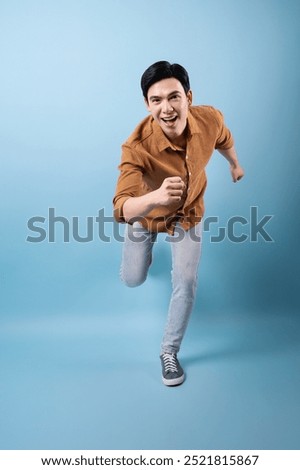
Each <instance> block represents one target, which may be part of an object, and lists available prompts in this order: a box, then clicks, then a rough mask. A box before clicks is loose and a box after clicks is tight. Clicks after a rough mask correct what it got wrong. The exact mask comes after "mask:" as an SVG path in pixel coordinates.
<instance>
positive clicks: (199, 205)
mask: <svg viewBox="0 0 300 470" xmlns="http://www.w3.org/2000/svg"><path fill="white" fill-rule="evenodd" d="M141 87H142V91H143V95H144V99H145V104H146V107H147V109H148V111H149V112H150V116H148V117H147V118H146V119H144V120H143V121H142V122H141V123H140V124H139V125H138V126H137V127H136V129H135V130H134V132H133V133H132V135H131V136H130V137H129V138H128V140H127V141H126V142H125V144H124V145H123V146H122V161H121V164H120V166H119V170H120V176H119V179H118V183H117V188H116V193H115V197H114V200H113V203H114V215H115V218H116V220H117V221H118V222H125V223H127V227H126V234H125V241H124V245H123V255H122V265H121V279H122V280H123V282H125V284H127V285H128V286H130V287H134V286H137V285H140V284H141V283H143V282H144V281H145V279H146V277H147V273H148V269H149V266H150V264H151V261H152V248H153V244H154V242H155V240H156V237H157V233H158V232H167V233H168V234H169V235H170V236H169V237H168V239H169V241H170V243H171V251H172V285H173V291H172V296H171V300H170V305H169V312H168V317H167V323H166V328H165V332H164V336H163V340H162V345H161V354H160V359H161V364H162V380H163V383H164V384H165V385H168V386H174V385H179V384H181V383H182V382H183V381H184V371H183V369H182V367H181V365H180V363H179V361H178V358H177V353H178V351H179V349H180V345H181V342H182V339H183V336H184V333H185V330H186V327H187V324H188V320H189V317H190V314H191V311H192V307H193V303H194V298H195V291H196V283H197V271H198V264H199V259H200V252H201V230H202V217H203V213H204V204H203V194H204V191H205V188H206V174H205V166H206V164H207V163H208V161H209V159H210V157H211V155H212V153H213V152H214V150H215V149H217V150H218V151H219V152H220V153H221V154H222V155H223V156H224V157H225V158H226V159H227V160H228V162H229V165H230V172H231V175H232V180H233V181H234V182H236V181H238V180H240V179H241V178H242V177H243V175H244V172H243V169H242V168H241V166H240V165H239V162H238V158H237V155H236V152H235V149H234V145H233V138H232V136H231V133H230V131H229V130H228V129H227V128H226V126H225V124H224V121H223V116H222V114H221V113H220V111H218V110H216V109H214V108H213V107H211V106H192V91H191V89H190V83H189V77H188V73H187V71H186V70H185V69H184V68H183V67H182V66H181V65H179V64H170V63H169V62H166V61H160V62H156V63H155V64H153V65H151V66H150V67H149V68H148V69H147V70H146V71H145V72H144V73H143V75H142V78H141Z"/></svg>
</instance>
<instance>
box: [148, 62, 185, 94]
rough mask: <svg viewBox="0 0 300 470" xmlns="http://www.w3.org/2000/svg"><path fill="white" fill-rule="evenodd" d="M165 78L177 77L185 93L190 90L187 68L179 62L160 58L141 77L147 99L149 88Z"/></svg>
mask: <svg viewBox="0 0 300 470" xmlns="http://www.w3.org/2000/svg"><path fill="white" fill-rule="evenodd" d="M165 78H176V79H177V80H179V81H180V83H181V85H182V86H183V89H184V91H185V94H187V93H188V92H189V91H190V80H189V75H188V73H187V71H186V70H185V68H184V67H182V65H179V64H170V62H167V61H165V60H160V61H159V62H155V64H152V65H150V67H148V68H147V69H146V70H145V72H144V73H143V75H142V77H141V87H142V91H143V95H144V98H145V99H146V100H147V94H148V90H149V88H150V87H151V86H152V85H153V84H154V83H156V82H159V81H160V80H164V79H165Z"/></svg>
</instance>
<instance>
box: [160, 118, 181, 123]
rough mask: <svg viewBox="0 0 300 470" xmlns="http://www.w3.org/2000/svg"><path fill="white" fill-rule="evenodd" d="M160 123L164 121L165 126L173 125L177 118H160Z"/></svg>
mask: <svg viewBox="0 0 300 470" xmlns="http://www.w3.org/2000/svg"><path fill="white" fill-rule="evenodd" d="M161 119H162V121H164V123H165V124H173V123H174V122H175V121H176V119H177V116H174V117H171V118H161Z"/></svg>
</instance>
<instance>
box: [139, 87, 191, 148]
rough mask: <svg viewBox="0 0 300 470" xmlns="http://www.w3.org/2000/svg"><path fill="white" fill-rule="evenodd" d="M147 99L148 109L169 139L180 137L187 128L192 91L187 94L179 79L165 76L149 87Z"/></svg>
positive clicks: (173, 139)
mask: <svg viewBox="0 0 300 470" xmlns="http://www.w3.org/2000/svg"><path fill="white" fill-rule="evenodd" d="M145 101H146V106H147V109H148V111H150V113H151V114H152V116H153V118H154V120H155V121H156V122H157V123H158V124H159V125H160V127H161V128H162V130H163V132H164V133H165V134H166V136H167V137H168V138H169V140H171V141H175V140H176V139H178V138H180V136H182V134H183V132H184V130H185V128H186V123H187V115H188V108H189V105H190V104H192V92H191V91H189V92H188V93H187V95H186V94H185V91H184V88H183V86H182V85H181V83H180V81H179V80H177V79H176V78H165V79H164V80H160V81H159V82H156V83H154V84H153V85H152V86H151V87H150V88H149V90H148V94H147V100H145Z"/></svg>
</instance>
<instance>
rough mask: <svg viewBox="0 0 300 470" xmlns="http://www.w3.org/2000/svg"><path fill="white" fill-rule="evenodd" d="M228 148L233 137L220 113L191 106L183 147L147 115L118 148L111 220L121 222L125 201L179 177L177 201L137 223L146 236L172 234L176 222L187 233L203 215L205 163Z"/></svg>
mask: <svg viewBox="0 0 300 470" xmlns="http://www.w3.org/2000/svg"><path fill="white" fill-rule="evenodd" d="M232 146H233V138H232V135H231V133H230V131H229V129H227V127H226V126H225V124H224V120H223V115H222V113H221V112H220V111H218V110H217V109H214V108H213V107H211V106H190V108H189V112H188V119H187V146H186V149H180V148H179V147H177V146H175V145H174V144H172V143H171V142H170V141H169V140H168V138H167V137H166V135H165V134H164V133H163V131H162V129H161V127H160V126H159V124H157V122H156V121H154V119H153V118H152V116H148V117H147V118H145V119H144V120H143V121H142V122H141V123H140V124H139V125H138V126H137V127H136V129H135V130H134V132H133V133H132V134H131V136H130V137H129V138H128V140H127V141H126V142H125V143H124V144H123V145H122V160H121V163H120V165H119V170H120V176H119V179H118V183H117V188H116V193H115V197H114V200H113V204H114V216H115V218H116V220H117V221H118V222H125V220H124V217H123V211H122V208H123V204H124V202H125V201H126V200H127V199H128V198H130V197H137V196H142V195H144V194H146V193H148V192H150V191H154V190H155V189H158V188H159V187H160V186H161V184H162V182H163V181H164V179H165V178H167V177H170V176H180V177H181V178H182V180H183V181H184V182H185V184H186V190H185V193H184V195H183V197H182V199H181V201H180V202H178V203H177V202H176V203H173V204H172V205H169V206H158V207H156V208H155V209H153V210H151V212H149V213H148V214H147V216H144V217H142V218H140V219H139V221H140V222H141V223H142V225H143V226H144V227H145V228H147V229H148V230H149V231H151V232H169V233H170V234H173V233H174V226H175V224H176V222H177V221H179V222H180V224H181V225H182V227H183V228H184V230H188V229H190V228H191V227H193V226H194V225H196V224H197V223H198V222H200V220H201V218H202V216H203V214H204V202H203V195H204V191H205V188H206V174H205V166H206V164H207V163H208V161H209V159H210V157H211V155H212V154H213V152H214V150H215V149H229V148H231V147H232Z"/></svg>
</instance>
